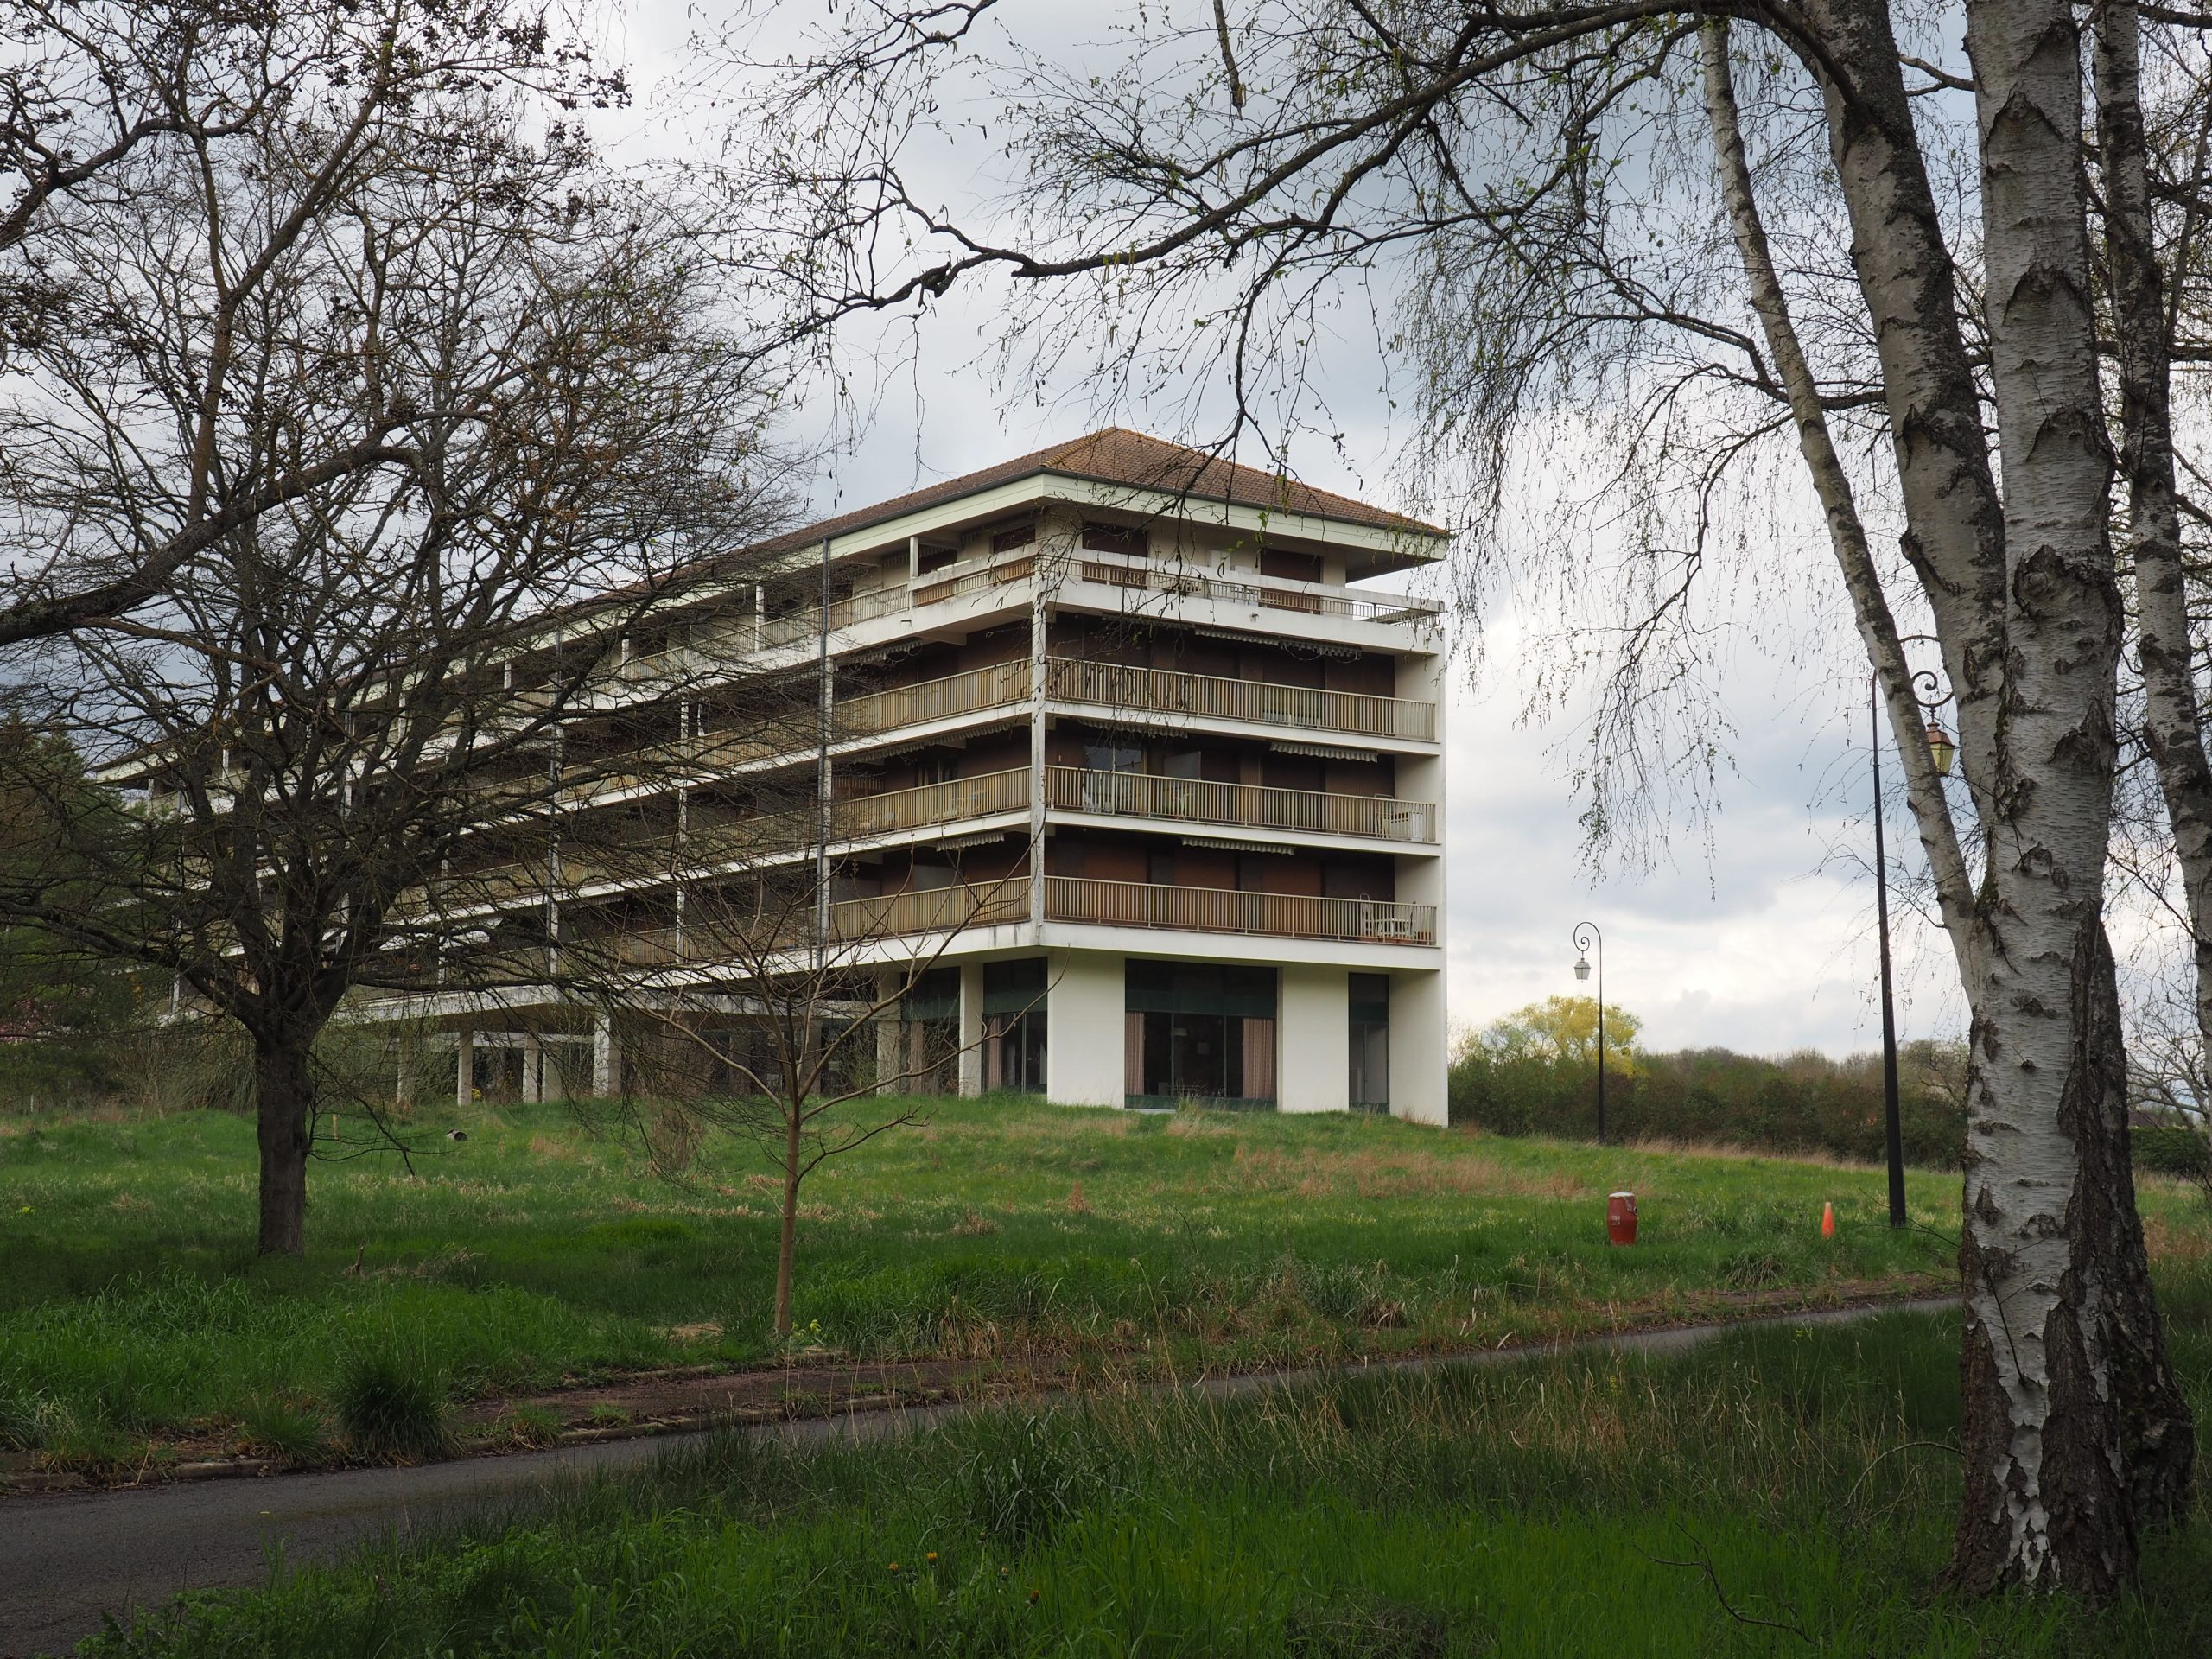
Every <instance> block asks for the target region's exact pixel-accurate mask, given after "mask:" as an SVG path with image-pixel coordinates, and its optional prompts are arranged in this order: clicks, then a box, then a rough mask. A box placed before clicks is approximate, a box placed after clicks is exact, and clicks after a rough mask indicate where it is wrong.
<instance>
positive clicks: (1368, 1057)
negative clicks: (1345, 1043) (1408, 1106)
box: [1344, 974, 1390, 1112]
mask: <svg viewBox="0 0 2212 1659" xmlns="http://www.w3.org/2000/svg"><path fill="white" fill-rule="evenodd" d="M1348 988H1349V991H1350V997H1349V999H1348V1000H1349V1002H1350V1014H1351V1078H1350V1081H1349V1084H1348V1088H1347V1092H1346V1094H1345V1096H1344V1098H1345V1100H1346V1102H1347V1103H1349V1104H1350V1106H1351V1109H1352V1110H1354V1111H1356V1112H1387V1111H1389V1109H1390V976H1389V975H1388V974H1354V975H1352V976H1351V982H1350V985H1349V987H1348Z"/></svg>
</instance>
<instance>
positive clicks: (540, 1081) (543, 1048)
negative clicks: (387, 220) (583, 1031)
mask: <svg viewBox="0 0 2212 1659" xmlns="http://www.w3.org/2000/svg"><path fill="white" fill-rule="evenodd" d="M567 1048H568V1044H567V1041H566V1039H563V1041H561V1042H557V1043H549V1042H546V1041H545V1040H544V1039H542V1038H541V1039H539V1042H538V1049H537V1097H538V1098H539V1099H540V1100H566V1099H567V1098H568V1097H569V1065H568V1060H567V1058H566V1052H567Z"/></svg>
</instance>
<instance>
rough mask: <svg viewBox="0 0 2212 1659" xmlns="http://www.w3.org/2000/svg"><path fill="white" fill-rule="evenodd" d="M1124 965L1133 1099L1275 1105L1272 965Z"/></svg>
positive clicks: (1135, 1101) (1125, 1059)
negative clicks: (1126, 967)
mask: <svg viewBox="0 0 2212 1659" xmlns="http://www.w3.org/2000/svg"><path fill="white" fill-rule="evenodd" d="M1126 971H1127V979H1126V984H1127V1003H1128V1015H1127V1019H1128V1036H1127V1047H1126V1052H1125V1054H1124V1056H1123V1064H1124V1066H1125V1067H1126V1070H1127V1073H1128V1083H1127V1084H1126V1085H1125V1087H1126V1088H1127V1090H1128V1103H1129V1104H1130V1105H1132V1106H1173V1105H1176V1104H1179V1103H1182V1102H1185V1101H1197V1102H1199V1103H1203V1104H1205V1105H1209V1106H1213V1107H1224V1106H1226V1107H1243V1108H1255V1109H1273V1107H1274V1103H1275V970H1274V969H1272V968H1242V967H1231V966H1230V965H1229V964H1227V963H1214V962H1197V963H1191V962H1147V961H1143V960H1132V961H1131V962H1130V963H1128V969H1127V970H1126Z"/></svg>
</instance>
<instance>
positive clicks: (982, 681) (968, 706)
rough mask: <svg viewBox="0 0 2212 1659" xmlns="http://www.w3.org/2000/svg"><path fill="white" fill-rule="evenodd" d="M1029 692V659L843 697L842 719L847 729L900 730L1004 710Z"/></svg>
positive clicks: (841, 726)
mask: <svg viewBox="0 0 2212 1659" xmlns="http://www.w3.org/2000/svg"><path fill="white" fill-rule="evenodd" d="M1028 696H1029V664H1028V663H1027V661H1026V660H1024V661H1020V662H1012V663H994V664H990V665H989V666H988V667H986V668H970V669H965V670H963V671H961V672H960V673H957V674H948V675H946V676H945V677H944V678H942V679H936V680H925V681H923V682H922V683H920V684H918V685H900V686H893V687H892V688H891V689H890V690H884V691H875V692H870V693H869V694H868V695H867V696H858V697H853V698H849V699H846V700H842V701H840V702H839V703H838V704H837V724H838V727H839V729H840V731H841V733H842V734H869V735H874V734H877V733H880V732H888V731H895V730H898V729H899V728H902V727H906V726H922V725H926V724H928V723H929V722H930V721H938V720H950V719H951V718H953V717H954V716H956V715H969V714H974V713H976V712H977V711H979V710H982V709H1003V708H1006V707H1007V706H1009V705H1010V704H1013V703H1017V702H1024V701H1026V700H1027V697H1028Z"/></svg>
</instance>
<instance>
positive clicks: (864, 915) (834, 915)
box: [829, 875, 1029, 944]
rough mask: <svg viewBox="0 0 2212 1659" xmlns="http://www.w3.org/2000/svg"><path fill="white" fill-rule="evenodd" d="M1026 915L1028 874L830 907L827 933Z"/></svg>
mask: <svg viewBox="0 0 2212 1659" xmlns="http://www.w3.org/2000/svg"><path fill="white" fill-rule="evenodd" d="M1028 918H1029V878H1028V877H1027V876H1026V875H1017V876H1012V877H1009V878H1008V879H1007V880H1005V881H1002V882H1000V883H998V884H997V885H995V886H993V887H924V888H920V889H918V890H917V891H914V892H912V893H886V894H884V895H883V896H882V897H880V898H876V899H840V900H839V901H838V902H837V903H836V904H834V905H832V906H829V936H830V938H834V939H836V940H838V941H840V942H841V943H844V944H850V943H853V942H855V941H856V940H862V939H872V938H882V937H889V936H894V935H898V934H902V933H938V932H945V931H951V930H954V929H957V928H969V927H989V926H991V925H994V924H996V923H999V922H1020V921H1027V919H1028Z"/></svg>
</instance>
